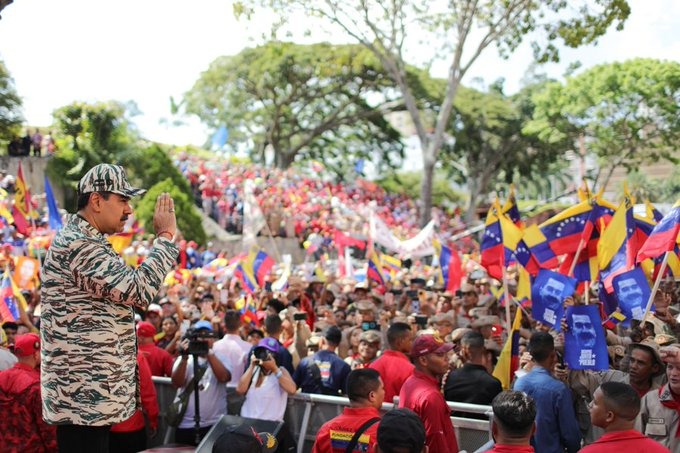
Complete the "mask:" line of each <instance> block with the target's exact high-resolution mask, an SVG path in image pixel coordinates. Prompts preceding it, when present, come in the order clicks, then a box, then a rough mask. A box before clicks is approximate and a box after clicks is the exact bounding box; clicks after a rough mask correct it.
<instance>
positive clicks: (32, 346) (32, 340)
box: [14, 333, 40, 357]
mask: <svg viewBox="0 0 680 453" xmlns="http://www.w3.org/2000/svg"><path fill="white" fill-rule="evenodd" d="M37 351H40V337H39V336H38V335H36V334H34V333H25V334H22V335H18V336H17V337H16V339H15V340H14V355H15V356H17V357H26V356H29V355H31V354H33V353H34V352H37Z"/></svg>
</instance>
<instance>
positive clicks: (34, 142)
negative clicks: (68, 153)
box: [7, 128, 57, 157]
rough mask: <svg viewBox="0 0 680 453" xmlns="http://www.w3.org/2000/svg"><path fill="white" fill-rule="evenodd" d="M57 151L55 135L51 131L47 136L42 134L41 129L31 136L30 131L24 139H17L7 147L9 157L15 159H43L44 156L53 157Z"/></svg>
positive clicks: (25, 134)
mask: <svg viewBox="0 0 680 453" xmlns="http://www.w3.org/2000/svg"><path fill="white" fill-rule="evenodd" d="M56 149H57V143H56V142H55V140H54V135H53V133H52V132H51V131H50V132H48V133H47V134H45V135H42V134H41V133H40V129H37V128H36V129H35V131H34V132H33V133H32V134H31V132H30V130H29V129H26V132H25V133H24V135H23V136H22V137H15V138H14V139H12V140H11V141H10V142H9V143H8V145H7V155H8V156H14V157H21V156H31V155H32V156H34V157H41V156H42V155H43V154H44V155H46V156H51V155H52V154H54V152H55V151H56Z"/></svg>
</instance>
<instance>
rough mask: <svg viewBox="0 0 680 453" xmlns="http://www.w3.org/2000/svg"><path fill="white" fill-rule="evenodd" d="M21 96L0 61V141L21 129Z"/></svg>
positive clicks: (10, 137)
mask: <svg viewBox="0 0 680 453" xmlns="http://www.w3.org/2000/svg"><path fill="white" fill-rule="evenodd" d="M22 121H23V117H22V115H21V98H20V97H19V95H18V94H17V91H16V88H15V87H14V80H13V79H12V76H11V75H10V73H9V71H8V70H7V67H6V66H5V63H4V62H2V61H0V141H7V142H9V141H11V140H12V139H14V137H16V136H18V135H19V133H20V131H21V123H22Z"/></svg>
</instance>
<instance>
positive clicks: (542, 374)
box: [514, 366, 581, 453]
mask: <svg viewBox="0 0 680 453" xmlns="http://www.w3.org/2000/svg"><path fill="white" fill-rule="evenodd" d="M514 389H515V390H519V391H522V392H524V393H526V394H527V395H529V396H531V397H532V398H533V399H534V401H535V402H536V433H535V434H534V436H533V437H532V438H531V444H532V445H533V446H534V449H535V450H536V451H540V452H541V453H564V451H565V449H566V451H568V452H569V453H572V452H576V451H578V450H579V449H580V448H581V432H580V431H579V427H578V422H577V421H576V414H575V413H574V403H573V400H572V397H571V392H570V391H569V389H568V388H567V386H566V385H565V384H564V383H563V382H561V381H559V380H557V379H555V378H554V377H552V376H551V375H550V373H549V372H548V370H546V369H545V368H543V367H539V366H537V367H535V368H534V369H533V370H531V371H530V372H529V373H528V374H526V375H524V376H522V377H521V378H519V379H517V381H515V385H514Z"/></svg>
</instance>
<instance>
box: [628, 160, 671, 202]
mask: <svg viewBox="0 0 680 453" xmlns="http://www.w3.org/2000/svg"><path fill="white" fill-rule="evenodd" d="M626 182H627V183H628V192H629V193H630V194H631V195H632V196H634V197H635V200H636V203H642V202H644V201H645V200H649V201H651V202H652V203H670V204H673V203H675V202H676V201H678V199H680V168H678V167H675V168H673V171H672V173H671V174H670V176H669V177H668V178H664V179H659V178H650V177H649V176H648V175H647V174H646V173H645V172H643V171H640V170H633V171H631V172H630V173H628V176H627V177H626ZM621 194H623V191H621Z"/></svg>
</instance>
